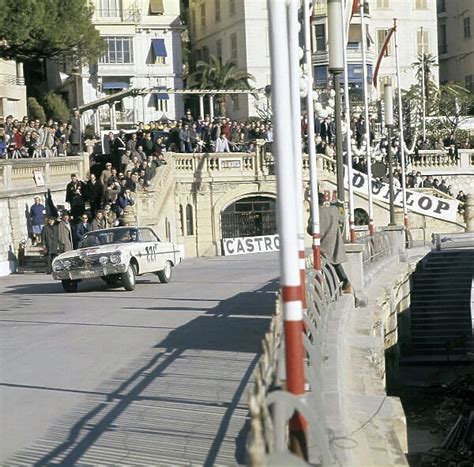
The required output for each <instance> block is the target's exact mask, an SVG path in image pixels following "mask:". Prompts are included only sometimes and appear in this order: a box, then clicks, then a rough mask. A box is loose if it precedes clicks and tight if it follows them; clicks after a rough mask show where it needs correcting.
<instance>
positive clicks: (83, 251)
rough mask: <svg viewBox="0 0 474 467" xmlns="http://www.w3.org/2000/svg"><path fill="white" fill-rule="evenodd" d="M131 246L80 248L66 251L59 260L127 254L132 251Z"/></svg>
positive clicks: (115, 245) (113, 245) (116, 245)
mask: <svg viewBox="0 0 474 467" xmlns="http://www.w3.org/2000/svg"><path fill="white" fill-rule="evenodd" d="M130 246H131V245H130ZM130 246H128V245H123V244H112V245H100V246H91V247H87V248H79V249H77V250H71V251H66V252H65V253H62V254H60V255H59V256H58V257H57V259H68V258H76V257H77V256H90V255H101V254H107V253H116V252H120V253H126V252H127V251H128V250H129V249H130Z"/></svg>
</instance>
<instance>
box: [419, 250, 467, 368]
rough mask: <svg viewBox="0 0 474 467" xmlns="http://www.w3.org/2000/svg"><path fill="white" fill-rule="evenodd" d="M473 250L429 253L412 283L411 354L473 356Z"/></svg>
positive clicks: (459, 357)
mask: <svg viewBox="0 0 474 467" xmlns="http://www.w3.org/2000/svg"><path fill="white" fill-rule="evenodd" d="M473 274H474V250H467V249H459V250H445V251H439V252H431V253H429V254H428V255H427V256H426V257H425V258H424V259H423V260H422V261H420V262H419V263H418V265H417V267H416V270H415V272H414V274H413V276H412V285H411V306H410V322H411V340H412V353H413V354H414V355H415V356H420V357H421V356H423V357H426V358H429V357H432V358H434V359H435V357H438V358H442V359H450V360H459V359H465V358H466V357H467V356H468V355H469V354H470V355H473V351H474V341H473V335H472V332H473V330H472V325H473V321H472V319H473V318H472V315H471V313H473V314H474V311H472V312H471V286H472V280H473Z"/></svg>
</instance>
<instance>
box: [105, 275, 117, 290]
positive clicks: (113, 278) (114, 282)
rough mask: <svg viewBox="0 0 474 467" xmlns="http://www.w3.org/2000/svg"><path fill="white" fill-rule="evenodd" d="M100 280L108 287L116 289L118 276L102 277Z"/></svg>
mask: <svg viewBox="0 0 474 467" xmlns="http://www.w3.org/2000/svg"><path fill="white" fill-rule="evenodd" d="M101 279H102V280H103V281H104V282H105V283H106V284H107V285H108V286H109V287H116V286H117V284H118V281H119V279H120V276H119V275H118V274H111V275H110V276H103V277H101Z"/></svg>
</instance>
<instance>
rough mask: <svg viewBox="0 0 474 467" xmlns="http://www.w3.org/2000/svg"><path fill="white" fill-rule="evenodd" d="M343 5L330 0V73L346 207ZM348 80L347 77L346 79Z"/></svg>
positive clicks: (339, 196) (340, 201) (339, 195)
mask: <svg viewBox="0 0 474 467" xmlns="http://www.w3.org/2000/svg"><path fill="white" fill-rule="evenodd" d="M341 16H342V3H341V0H328V43H329V72H330V73H331V74H332V75H333V85H334V92H335V104H334V117H335V120H336V179H337V203H338V205H339V206H340V207H342V208H343V207H344V199H345V196H344V160H343V154H342V128H341V124H342V122H341V85H340V78H341V74H342V72H343V70H344V59H343V47H344V44H343V37H342V34H341V33H340V30H341V21H342V20H341ZM346 79H347V77H346Z"/></svg>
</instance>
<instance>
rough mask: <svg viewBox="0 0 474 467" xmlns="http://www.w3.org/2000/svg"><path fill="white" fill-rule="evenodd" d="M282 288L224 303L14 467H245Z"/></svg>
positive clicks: (118, 379) (99, 393) (61, 424)
mask: <svg viewBox="0 0 474 467" xmlns="http://www.w3.org/2000/svg"><path fill="white" fill-rule="evenodd" d="M38 286H40V287H41V284H38ZM277 287H278V284H277V281H276V280H273V281H270V282H268V283H267V284H265V285H264V286H263V287H262V288H261V289H259V290H256V291H254V292H245V293H242V294H238V295H236V296H234V297H231V298H229V299H228V300H223V301H221V302H219V303H218V304H217V305H216V306H215V307H214V308H212V309H211V310H208V311H207V312H206V313H203V314H201V315H199V316H198V317H196V318H195V319H193V320H191V321H189V322H187V323H186V324H184V325H182V326H180V327H178V328H176V329H175V330H173V331H172V332H171V333H170V334H169V335H168V336H167V337H166V338H165V339H164V340H162V341H160V342H157V343H156V345H155V346H154V347H153V348H151V349H150V350H149V352H147V353H146V354H145V355H141V356H140V358H139V359H138V360H136V361H135V362H133V363H132V364H130V365H128V366H127V367H126V368H124V369H123V370H121V371H120V372H119V373H118V374H116V375H115V376H114V377H113V378H112V379H111V380H109V381H106V382H105V383H104V384H103V385H102V386H101V387H100V388H98V389H97V390H96V391H93V392H91V394H88V395H87V396H86V397H87V399H86V402H85V403H84V404H83V405H81V406H79V407H77V408H76V409H75V410H74V411H73V412H72V413H70V414H67V415H66V416H64V417H63V418H61V419H59V420H58V421H57V422H56V424H55V425H54V426H52V427H50V429H49V431H48V432H47V434H46V435H45V436H44V437H43V438H42V439H40V440H39V441H37V442H36V443H35V444H34V445H33V446H32V447H30V448H27V449H25V450H24V451H22V452H19V453H18V454H16V455H15V456H14V457H13V458H11V459H10V460H8V461H7V462H6V464H5V465H14V464H28V465H38V466H40V465H41V466H43V465H50V464H60V465H76V464H78V463H80V464H116V465H117V464H129V465H176V464H183V463H184V464H191V463H193V464H199V465H205V466H211V465H215V464H219V465H231V464H235V463H237V464H244V463H245V440H246V436H247V430H248V410H247V394H246V389H247V388H248V385H249V382H250V380H251V375H252V373H253V370H254V368H255V366H256V364H257V362H258V358H259V355H260V350H261V340H262V338H263V336H264V333H265V332H266V330H267V329H268V326H269V324H270V317H271V316H272V315H273V313H274V310H275V291H276V289H277ZM150 309H153V308H152V307H151V308H150ZM253 316H256V317H257V316H258V317H260V319H255V318H254V317H253ZM263 318H267V319H263ZM35 389H38V390H40V388H35ZM46 389H48V388H46ZM46 389H45V390H46ZM57 390H59V391H60V390H61V389H57ZM68 390H71V389H68Z"/></svg>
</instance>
